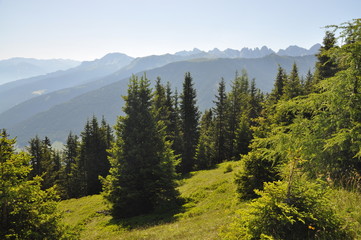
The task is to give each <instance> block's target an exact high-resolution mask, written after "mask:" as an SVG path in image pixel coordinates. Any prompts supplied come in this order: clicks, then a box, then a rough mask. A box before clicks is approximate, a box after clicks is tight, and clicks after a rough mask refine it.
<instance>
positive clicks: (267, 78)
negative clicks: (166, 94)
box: [0, 54, 316, 145]
mask: <svg viewBox="0 0 361 240" xmlns="http://www.w3.org/2000/svg"><path fill="white" fill-rule="evenodd" d="M138 61H140V60H138ZM315 61H316V58H315V56H304V57H287V56H277V55H275V54H271V55H268V56H266V57H263V58H249V59H243V58H233V59H231V58H228V59H226V58H218V59H215V58H214V59H210V58H203V59H190V60H186V61H176V62H173V63H169V64H167V65H165V66H162V67H158V68H154V69H150V70H147V71H146V75H147V77H148V78H149V79H151V80H152V83H154V80H155V79H156V78H157V77H158V76H160V77H161V78H162V80H163V83H166V82H167V81H169V82H170V83H171V86H172V88H173V89H174V88H177V89H178V91H180V90H181V89H182V83H183V80H184V73H185V72H188V71H189V72H191V75H192V77H193V79H194V82H195V88H196V89H197V95H198V97H197V98H198V104H199V107H200V109H201V110H204V109H206V108H209V107H211V106H213V103H212V101H213V100H214V95H215V94H216V90H217V86H218V82H219V81H220V79H221V77H224V78H225V80H226V82H227V87H228V89H227V90H229V84H230V82H231V81H232V80H233V79H234V76H235V73H236V71H238V72H240V71H241V70H242V69H246V70H247V71H248V73H249V76H250V79H252V78H256V83H257V86H258V87H260V88H261V89H262V90H263V91H270V90H271V88H272V86H273V82H274V79H275V76H276V74H277V66H278V64H280V65H281V66H282V67H284V68H285V69H286V70H287V71H288V72H289V71H290V70H291V67H292V64H293V63H294V62H296V63H297V65H298V67H299V72H300V74H302V75H304V74H305V73H306V72H307V71H308V70H309V69H312V68H313V66H314V64H315ZM125 68H126V67H125ZM122 71H124V69H123V70H119V71H117V72H116V73H113V74H111V75H109V76H106V77H104V78H102V79H98V80H97V81H94V82H92V83H87V84H85V85H82V86H76V87H72V88H68V89H63V90H59V91H56V92H54V93H50V94H45V95H43V96H39V97H37V98H34V99H31V100H29V101H26V102H24V103H22V104H19V105H18V106H16V107H14V108H12V109H10V110H9V111H7V112H5V113H3V114H0V126H4V127H6V128H7V129H8V130H9V133H10V134H11V136H17V139H18V143H19V144H20V145H25V144H27V141H28V140H29V139H30V138H31V137H33V136H35V135H36V134H38V135H39V136H48V137H50V139H52V140H54V141H55V140H57V141H65V139H66V136H67V135H68V133H69V131H70V130H71V131H73V132H74V133H79V132H80V131H81V130H82V129H83V127H84V124H85V122H86V120H87V118H90V117H91V116H92V115H96V116H98V117H101V116H103V115H104V116H105V118H106V119H107V120H108V122H110V123H111V124H114V123H115V120H116V116H118V115H121V114H122V111H121V108H122V106H123V100H122V99H121V95H125V94H126V91H127V86H128V80H129V76H126V77H123V78H119V76H121V75H122ZM143 73H144V71H140V72H138V73H136V75H142V74H143ZM99 82H103V83H108V82H112V83H110V84H108V85H103V86H101V84H99ZM94 84H98V85H97V88H96V89H94V88H90V87H89V86H91V85H94ZM99 86H101V87H99ZM79 89H87V90H88V91H85V92H82V93H81V92H79ZM64 96H65V98H67V99H68V100H67V101H66V102H63V101H60V102H59V104H52V105H51V106H48V107H47V108H46V110H44V111H38V112H37V113H35V114H34V113H31V112H26V109H36V108H37V107H38V106H39V105H40V106H41V105H46V104H47V102H49V101H51V100H52V99H64ZM24 112H25V113H26V114H25V115H24ZM19 119H20V120H21V121H18V120H19ZM11 120H13V121H11Z"/></svg>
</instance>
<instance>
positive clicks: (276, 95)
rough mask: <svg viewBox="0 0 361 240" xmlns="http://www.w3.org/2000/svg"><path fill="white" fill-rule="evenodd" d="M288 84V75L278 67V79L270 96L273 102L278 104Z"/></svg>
mask: <svg viewBox="0 0 361 240" xmlns="http://www.w3.org/2000/svg"><path fill="white" fill-rule="evenodd" d="M286 83H287V75H286V72H285V70H284V69H283V68H282V67H281V66H280V65H278V72H277V77H276V80H275V83H274V86H273V89H272V92H271V95H270V99H271V101H272V102H274V103H276V102H278V100H280V99H281V97H282V96H283V94H284V92H285V85H286Z"/></svg>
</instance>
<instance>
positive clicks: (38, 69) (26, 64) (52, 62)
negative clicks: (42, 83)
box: [0, 58, 80, 85]
mask: <svg viewBox="0 0 361 240" xmlns="http://www.w3.org/2000/svg"><path fill="white" fill-rule="evenodd" d="M79 64H80V62H78V61H73V60H66V59H49V60H39V59H32V58H10V59H6V60H0V85H1V84H4V83H7V82H11V81H14V80H18V79H22V78H30V77H34V76H38V75H43V74H47V73H51V72H55V71H59V70H66V69H69V68H73V67H76V66H78V65H79Z"/></svg>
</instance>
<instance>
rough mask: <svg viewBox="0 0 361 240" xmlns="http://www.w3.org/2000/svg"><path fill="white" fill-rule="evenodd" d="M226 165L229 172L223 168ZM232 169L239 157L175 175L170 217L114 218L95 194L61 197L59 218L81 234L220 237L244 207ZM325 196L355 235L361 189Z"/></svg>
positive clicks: (360, 219) (360, 232) (359, 234)
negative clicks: (179, 204) (177, 196)
mask: <svg viewBox="0 0 361 240" xmlns="http://www.w3.org/2000/svg"><path fill="white" fill-rule="evenodd" d="M228 166H232V169H233V171H231V172H226V169H227V167H228ZM238 170H239V162H230V163H223V164H220V165H219V166H218V168H216V169H213V170H207V171H198V172H194V173H193V174H192V176H191V177H189V178H186V179H183V180H181V181H180V183H179V185H180V186H179V191H180V193H181V196H182V197H183V198H184V199H186V200H187V201H186V203H185V204H184V205H183V208H184V209H183V211H182V212H178V213H176V214H175V215H174V216H173V218H172V219H171V220H170V219H169V216H160V215H154V214H153V215H145V216H140V217H136V218H132V219H129V220H128V222H116V221H114V220H112V218H111V217H110V216H109V215H108V214H107V205H106V203H105V201H104V200H103V198H102V196H100V195H94V196H89V197H84V198H80V199H70V200H66V201H62V202H61V203H60V206H59V207H60V210H61V211H63V212H64V217H65V219H64V221H65V223H66V224H68V225H70V226H75V227H77V228H78V229H79V231H80V236H81V239H112V240H113V239H115V240H116V239H137V240H138V239H157V240H161V239H202V240H204V239H220V238H219V236H218V233H219V229H220V227H222V226H227V225H228V224H229V223H231V222H232V221H233V217H234V211H235V210H236V209H239V208H242V207H246V206H247V204H246V203H239V202H238V201H237V197H236V194H235V192H236V191H235V188H236V186H235V184H234V173H235V172H237V171H238ZM330 201H331V203H332V205H333V207H334V209H335V210H336V211H337V212H338V214H339V215H340V216H342V217H343V218H345V219H346V224H347V225H348V226H349V227H351V228H352V229H353V230H354V231H355V233H356V239H361V205H360V202H361V194H360V193H356V192H349V191H346V190H337V189H335V190H332V193H331V197H330ZM164 219H165V220H164ZM162 220H163V221H162ZM130 226H132V227H130Z"/></svg>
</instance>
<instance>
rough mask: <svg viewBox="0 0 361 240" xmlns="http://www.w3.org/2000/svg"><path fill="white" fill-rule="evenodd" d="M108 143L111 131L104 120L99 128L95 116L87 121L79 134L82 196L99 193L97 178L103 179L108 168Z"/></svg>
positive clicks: (100, 187)
mask: <svg viewBox="0 0 361 240" xmlns="http://www.w3.org/2000/svg"><path fill="white" fill-rule="evenodd" d="M109 138H110V139H109ZM110 142H111V130H110V127H109V126H108V124H107V123H106V122H105V120H104V119H103V120H102V125H101V127H99V123H98V120H97V118H96V117H95V116H93V118H92V119H91V121H89V120H88V121H87V123H86V125H85V127H84V131H83V132H82V133H81V144H80V155H79V171H80V179H81V184H80V186H81V189H82V190H81V191H82V195H92V194H97V193H100V191H101V189H102V186H101V183H100V181H99V176H102V177H105V176H106V175H107V174H108V171H109V168H110V164H109V161H108V153H107V149H108V148H109V147H110Z"/></svg>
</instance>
